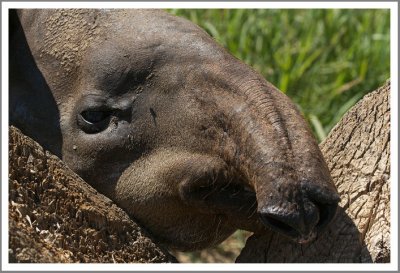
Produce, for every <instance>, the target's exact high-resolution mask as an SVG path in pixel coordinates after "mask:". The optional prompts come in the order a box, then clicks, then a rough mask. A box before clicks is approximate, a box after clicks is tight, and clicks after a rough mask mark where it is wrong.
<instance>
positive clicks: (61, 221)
mask: <svg viewBox="0 0 400 273" xmlns="http://www.w3.org/2000/svg"><path fill="white" fill-rule="evenodd" d="M8 211H9V262H10V263H17V262H29V263H55V262H62V263H73V262H91V263H99V262H107V263H113V262H114V263H116V262H140V263H152V262H156V263H165V262H176V259H175V258H174V257H173V256H171V255H170V254H169V253H168V252H167V251H166V250H165V249H163V248H162V247H160V246H158V245H156V244H155V243H154V241H153V240H152V239H151V238H150V237H149V234H148V233H147V232H146V231H145V230H143V229H142V228H140V227H139V226H138V225H137V224H136V223H135V222H134V221H132V219H130V218H129V216H128V215H127V214H126V213H125V212H124V211H123V210H122V209H120V208H118V207H117V206H116V205H115V204H113V203H112V202H111V201H110V200H109V199H108V198H106V197H105V196H103V195H101V194H99V193H98V192H97V191H96V190H94V189H93V188H92V187H91V186H89V185H88V184H87V183H85V182H84V181H83V180H82V179H81V178H80V177H79V176H78V175H76V174H75V173H74V172H72V171H71V170H70V169H69V168H68V167H67V166H66V165H65V164H64V163H63V162H61V160H59V159H58V158H57V157H55V156H54V155H51V154H49V153H48V152H46V151H45V150H44V149H43V148H42V147H41V146H40V145H39V144H37V143H36V142H34V141H33V140H32V139H30V138H29V137H27V136H24V135H23V134H22V133H21V132H20V131H19V130H18V129H16V128H14V127H10V131H9V208H8Z"/></svg>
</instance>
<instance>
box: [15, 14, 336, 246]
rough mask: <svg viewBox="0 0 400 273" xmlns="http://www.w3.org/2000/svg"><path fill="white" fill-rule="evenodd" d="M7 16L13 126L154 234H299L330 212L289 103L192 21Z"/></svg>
mask: <svg viewBox="0 0 400 273" xmlns="http://www.w3.org/2000/svg"><path fill="white" fill-rule="evenodd" d="M17 13H18V17H19V20H18V19H17V16H15V14H14V13H13V12H12V13H11V22H10V23H11V28H12V30H11V32H12V33H11V34H10V40H11V41H10V51H11V53H10V123H11V124H14V125H16V126H17V127H19V128H21V129H22V130H23V131H24V132H25V134H28V135H30V136H32V137H33V138H34V139H36V140H37V141H38V142H39V143H41V144H42V145H43V146H45V147H46V148H47V149H49V150H50V151H52V152H53V153H55V154H56V155H58V156H59V157H61V158H62V159H63V160H64V161H65V162H66V163H67V164H68V166H69V167H70V168H71V169H72V170H74V171H75V172H77V173H78V174H79V175H80V176H81V177H82V178H83V179H85V180H86V181H87V182H89V183H90V184H91V185H92V186H93V187H95V188H96V189H97V190H99V191H100V192H102V193H103V194H105V195H106V196H108V197H109V198H111V199H112V200H114V201H115V202H116V203H117V204H118V205H119V206H120V207H122V208H123V209H125V210H126V211H127V212H128V213H129V214H130V215H131V216H132V217H133V218H135V219H136V220H137V221H138V222H139V223H141V224H142V225H143V226H145V227H146V228H147V229H148V230H149V231H150V232H152V233H153V234H154V236H156V238H158V239H159V240H160V241H161V242H163V243H165V244H167V245H169V246H170V247H171V248H176V249H181V250H193V249H200V248H204V247H207V246H212V245H215V244H218V243H220V242H221V241H223V240H224V239H225V238H226V237H227V236H229V235H230V234H232V232H234V231H235V230H236V229H238V228H241V229H247V230H250V231H254V232H271V228H272V230H274V231H277V232H280V233H282V234H284V235H286V236H288V237H290V238H292V239H293V240H296V241H298V242H299V243H305V242H308V241H310V240H312V239H313V238H315V236H316V234H317V233H318V232H321V230H322V229H323V227H324V226H326V225H327V224H328V223H329V222H330V221H331V219H332V217H333V216H334V214H335V211H336V207H337V203H338V199H339V198H338V195H337V192H336V189H335V187H334V186H333V184H332V181H331V178H330V175H329V172H328V169H327V167H326V164H325V162H324V159H323V157H322V155H321V152H320V150H319V148H318V145H317V143H316V141H315V140H314V138H313V137H312V134H311V133H310V130H309V128H308V125H307V124H306V122H305V121H304V119H303V118H302V117H301V115H300V114H299V112H298V110H297V109H296V107H295V106H294V105H293V104H292V103H291V102H290V100H289V99H288V98H287V97H286V96H285V95H284V94H282V93H281V92H280V91H279V90H277V89H276V88H275V87H274V86H272V85H271V84H270V83H268V82H267V81H265V80H264V79H263V77H262V76H260V75H259V74H257V73H256V72H254V71H253V70H252V69H251V68H250V67H248V66H247V65H245V64H243V63H242V62H241V61H239V60H237V59H235V58H234V57H233V56H231V55H230V54H229V53H228V52H226V51H225V50H224V49H223V48H222V47H220V46H219V45H217V44H216V42H215V41H214V40H213V39H212V38H211V37H209V36H208V35H207V33H205V32H204V31H203V30H201V29H200V28H199V27H197V26H196V25H193V24H192V23H190V22H188V21H186V20H184V19H182V18H178V17H175V16H172V15H169V14H168V13H166V12H164V11H159V10H84V11H82V10H63V11H62V10H23V11H18V12H17ZM21 26H22V29H21ZM25 39H26V40H25Z"/></svg>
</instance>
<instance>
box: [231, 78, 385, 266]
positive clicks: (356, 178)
mask: <svg viewBox="0 0 400 273" xmlns="http://www.w3.org/2000/svg"><path fill="white" fill-rule="evenodd" d="M389 93H390V82H387V83H386V84H385V85H384V86H383V87H381V88H379V89H378V90H376V91H374V92H372V93H370V94H368V95H366V96H365V97H364V98H363V99H362V100H361V101H360V102H359V103H357V104H356V105H355V106H354V107H353V108H352V109H351V110H350V111H348V112H347V113H346V115H345V116H344V117H343V118H342V120H341V121H340V122H339V123H338V124H337V125H336V126H335V128H334V129H333V130H332V131H331V133H330V134H329V136H328V137H327V139H326V140H325V141H324V142H323V143H322V144H321V145H320V147H321V150H322V152H323V154H324V156H325V159H326V161H327V163H328V166H329V169H330V171H331V174H332V178H333V180H334V182H335V184H336V187H337V188H338V191H339V193H340V195H341V202H340V209H339V211H338V214H337V216H336V218H335V220H334V221H333V223H332V224H331V225H330V227H329V228H328V229H327V231H326V232H325V233H324V234H321V235H320V236H319V238H318V239H317V240H316V241H314V242H313V243H310V244H307V245H298V244H295V243H292V242H291V241H288V240H287V239H285V238H283V237H281V236H279V235H277V234H270V235H268V236H261V235H253V236H251V237H250V238H249V239H248V241H247V243H246V246H245V248H244V249H243V250H242V252H241V254H240V255H239V257H238V258H237V260H236V262H251V263H257V262H262V263H266V262H274V263H281V262H292V263H301V262H314V263H315V262H317V263H318V262H320V263H323V262H332V263H336V262H338V263H343V262H356V263H360V262H367V263H368V262H390V181H389V178H390V104H389Z"/></svg>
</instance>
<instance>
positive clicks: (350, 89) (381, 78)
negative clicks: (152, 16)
mask: <svg viewBox="0 0 400 273" xmlns="http://www.w3.org/2000/svg"><path fill="white" fill-rule="evenodd" d="M169 11H170V12H171V13H173V14H175V15H178V16H182V17H186V18H187V19H189V20H191V21H193V22H194V23H196V24H198V25H199V26H201V27H202V28H204V29H205V30H206V31H207V32H208V33H209V34H210V35H212V36H213V37H214V38H215V39H216V41H217V42H218V43H220V44H222V45H223V46H224V47H225V48H227V50H228V51H229V52H231V53H232V54H233V55H235V56H236V57H237V58H239V59H241V60H243V61H244V62H245V63H247V64H249V65H250V66H252V67H253V68H254V69H256V70H257V71H258V72H260V73H261V74H262V75H263V76H264V77H265V78H266V79H267V80H268V81H269V82H271V83H272V84H274V85H275V86H277V87H278V88H279V89H280V90H282V91H283V92H284V93H286V94H287V95H288V96H289V97H291V98H292V100H293V101H294V102H295V103H296V104H297V105H298V106H299V108H300V109H301V111H302V112H303V114H304V116H305V117H306V119H307V120H308V121H309V122H310V124H311V127H312V129H313V131H314V133H315V135H316V136H317V138H318V139H319V140H320V141H321V140H323V139H324V138H325V136H326V135H327V134H328V133H329V131H330V130H331V129H332V127H333V126H334V125H335V124H336V123H337V122H338V121H339V119H340V118H341V117H342V115H343V114H344V113H345V112H346V111H347V110H348V109H349V108H350V107H351V106H353V105H354V104H355V103H356V102H357V101H358V100H359V99H360V98H361V97H362V96H363V95H365V94H366V93H368V92H370V91H372V90H374V89H376V88H377V87H378V86H380V85H382V84H383V83H384V82H385V81H386V80H387V79H388V78H389V72H390V69H389V67H390V59H389V58H390V57H389V56H390V54H389V53H390V47H389V44H390V36H389V22H390V13H389V10H354V9H331V10H320V9H314V10H274V9H272V10H261V9H260V10H240V9H236V10H235V9H219V10H218V9H214V10H212V9H209V10H194V9H186V10H177V9H174V10H169Z"/></svg>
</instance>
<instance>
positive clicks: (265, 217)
mask: <svg viewBox="0 0 400 273" xmlns="http://www.w3.org/2000/svg"><path fill="white" fill-rule="evenodd" d="M260 218H261V220H262V222H263V223H264V224H265V225H267V226H269V227H270V228H271V229H272V230H274V231H276V232H279V233H283V234H285V235H287V236H289V237H298V236H299V235H300V233H299V232H298V230H297V229H296V228H295V226H296V224H295V221H296V220H295V219H294V217H293V216H291V215H288V214H276V213H269V212H263V213H260Z"/></svg>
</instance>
